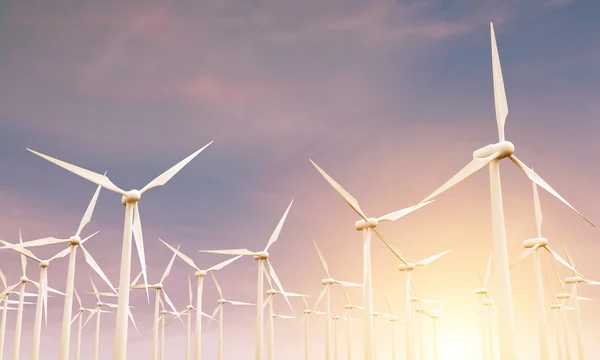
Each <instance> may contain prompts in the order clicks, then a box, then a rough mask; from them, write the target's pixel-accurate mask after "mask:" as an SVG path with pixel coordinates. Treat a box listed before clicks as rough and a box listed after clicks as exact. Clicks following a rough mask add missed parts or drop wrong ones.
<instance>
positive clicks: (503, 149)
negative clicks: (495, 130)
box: [473, 141, 515, 160]
mask: <svg viewBox="0 0 600 360" xmlns="http://www.w3.org/2000/svg"><path fill="white" fill-rule="evenodd" d="M494 153H499V155H498V157H497V158H496V159H497V160H501V159H504V158H505V157H509V156H511V155H512V154H514V153H515V145H513V143H511V142H510V141H501V142H499V143H496V144H490V145H487V146H484V147H482V148H480V149H477V150H475V151H473V159H482V158H486V157H488V156H490V155H492V154H494Z"/></svg>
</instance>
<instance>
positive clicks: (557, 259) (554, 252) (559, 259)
mask: <svg viewBox="0 0 600 360" xmlns="http://www.w3.org/2000/svg"><path fill="white" fill-rule="evenodd" d="M544 249H546V251H548V252H549V253H550V255H552V257H553V258H554V259H555V260H556V261H558V262H559V263H561V264H562V265H564V266H565V267H567V268H568V269H569V270H571V271H573V272H574V273H575V274H577V275H578V276H581V277H583V276H582V275H581V274H580V273H579V271H577V270H575V268H574V267H572V266H571V265H570V264H569V263H568V262H567V261H565V259H563V258H562V257H561V256H560V255H558V254H557V253H556V251H554V250H552V249H550V248H549V247H548V246H547V245H546V246H544Z"/></svg>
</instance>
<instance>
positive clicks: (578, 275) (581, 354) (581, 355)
mask: <svg viewBox="0 0 600 360" xmlns="http://www.w3.org/2000/svg"><path fill="white" fill-rule="evenodd" d="M559 240H560V244H561V245H562V247H563V249H564V251H565V254H566V255H567V259H568V260H569V265H570V266H569V268H573V269H574V268H575V263H574V262H573V259H572V258H571V255H570V254H569V252H568V251H567V247H566V246H565V243H564V241H563V240H562V238H560V237H559ZM573 273H574V275H575V276H572V277H568V278H566V279H565V283H566V284H572V285H573V290H572V292H571V297H570V299H569V305H570V302H571V301H573V300H575V304H574V306H573V307H574V308H575V320H576V324H577V355H578V359H579V360H585V352H584V349H583V330H582V327H581V313H580V310H579V300H580V297H579V296H578V295H577V287H578V285H579V284H581V283H586V284H589V285H600V282H598V281H594V280H589V279H586V278H584V277H583V276H582V275H581V273H579V272H578V271H573Z"/></svg>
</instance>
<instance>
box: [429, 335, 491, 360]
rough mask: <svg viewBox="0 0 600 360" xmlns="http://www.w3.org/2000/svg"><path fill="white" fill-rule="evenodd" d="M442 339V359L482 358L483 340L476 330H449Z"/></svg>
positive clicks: (463, 359)
mask: <svg viewBox="0 0 600 360" xmlns="http://www.w3.org/2000/svg"><path fill="white" fill-rule="evenodd" d="M445 334H446V336H444V337H443V338H442V339H440V344H439V346H440V354H439V355H440V359H448V360H450V359H461V360H479V359H481V344H480V343H481V341H480V338H479V335H478V334H477V333H476V332H474V331H456V330H454V331H449V332H447V333H445Z"/></svg>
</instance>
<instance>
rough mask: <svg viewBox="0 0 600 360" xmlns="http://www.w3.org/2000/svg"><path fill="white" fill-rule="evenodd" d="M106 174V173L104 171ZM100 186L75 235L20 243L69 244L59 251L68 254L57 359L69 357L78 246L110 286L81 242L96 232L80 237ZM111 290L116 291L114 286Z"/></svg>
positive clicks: (24, 245) (26, 244)
mask: <svg viewBox="0 0 600 360" xmlns="http://www.w3.org/2000/svg"><path fill="white" fill-rule="evenodd" d="M104 175H106V173H104ZM100 189H101V186H98V188H97V189H96V192H95V193H94V196H92V200H91V201H90V203H89V205H88V207H87V209H86V211H85V213H84V214H83V217H82V218H81V222H80V223H79V228H77V232H76V233H75V235H73V236H71V237H70V238H68V239H56V238H53V237H48V238H44V239H38V240H32V241H27V242H24V243H23V244H22V246H23V247H25V248H29V247H34V246H46V245H54V244H69V247H68V248H67V249H65V250H63V252H61V253H60V254H61V256H60V257H63V256H66V255H67V254H69V268H68V270H67V284H66V289H65V303H64V309H63V318H62V330H61V336H60V352H59V356H58V358H59V360H67V359H68V358H69V347H70V341H71V313H72V311H73V288H74V286H75V258H76V255H77V248H78V247H79V248H80V249H81V251H82V252H83V256H84V257H85V261H86V262H87V263H88V265H89V266H90V267H91V268H92V269H94V271H95V272H96V273H97V274H98V275H99V276H100V277H101V278H102V279H103V280H104V281H105V282H106V283H107V284H109V286H110V287H111V288H112V285H110V282H109V281H108V279H107V277H106V275H104V273H103V272H102V270H101V269H100V267H99V266H98V264H97V263H96V261H95V260H94V258H92V256H91V255H90V253H88V252H87V250H86V249H85V248H84V247H83V243H84V242H85V241H87V240H88V239H90V238H91V237H92V236H94V235H96V234H97V233H98V232H95V233H94V234H92V235H90V236H89V237H87V238H85V239H83V240H82V239H81V237H80V235H81V232H82V231H83V229H84V228H85V226H86V225H87V224H88V223H89V222H90V220H91V219H92V214H93V213H94V208H95V207H96V201H97V200H98V195H99V194H100ZM112 290H113V291H115V292H116V290H115V289H114V288H112Z"/></svg>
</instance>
